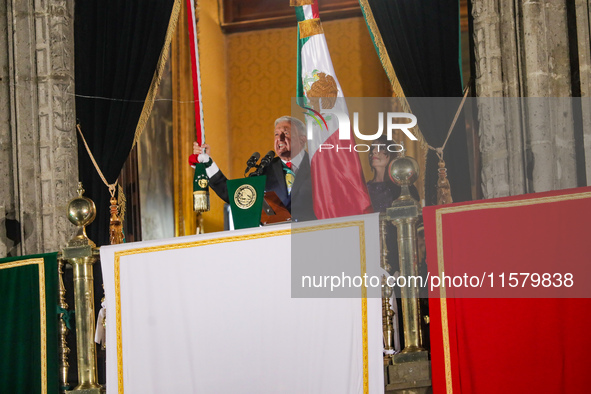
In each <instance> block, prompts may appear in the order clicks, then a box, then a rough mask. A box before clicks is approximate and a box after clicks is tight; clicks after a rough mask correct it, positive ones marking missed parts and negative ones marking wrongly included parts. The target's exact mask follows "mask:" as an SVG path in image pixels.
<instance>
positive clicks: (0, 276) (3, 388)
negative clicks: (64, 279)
mask: <svg viewBox="0 0 591 394" xmlns="http://www.w3.org/2000/svg"><path fill="white" fill-rule="evenodd" d="M57 275H58V274H57V253H51V254H40V255H32V256H23V257H14V258H5V259H0V316H1V321H2V323H1V324H0V393H31V394H36V393H59V385H60V383H59V377H58V373H59V356H58V346H59V345H58V316H57V305H58V276H57Z"/></svg>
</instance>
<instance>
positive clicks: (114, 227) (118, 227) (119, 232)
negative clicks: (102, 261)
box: [109, 197, 123, 245]
mask: <svg viewBox="0 0 591 394" xmlns="http://www.w3.org/2000/svg"><path fill="white" fill-rule="evenodd" d="M118 208H119V207H118V206H117V199H116V198H115V197H111V219H110V221H109V239H110V241H111V245H117V244H121V243H123V223H122V222H121V219H119V212H118V211H119V209H118Z"/></svg>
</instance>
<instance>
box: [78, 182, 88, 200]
mask: <svg viewBox="0 0 591 394" xmlns="http://www.w3.org/2000/svg"><path fill="white" fill-rule="evenodd" d="M76 191H77V192H78V197H82V195H83V194H84V192H85V191H86V190H84V188H83V187H82V182H78V189H76Z"/></svg>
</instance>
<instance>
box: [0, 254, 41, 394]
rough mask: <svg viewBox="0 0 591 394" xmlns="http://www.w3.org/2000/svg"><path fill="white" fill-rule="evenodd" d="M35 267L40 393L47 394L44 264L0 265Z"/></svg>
mask: <svg viewBox="0 0 591 394" xmlns="http://www.w3.org/2000/svg"><path fill="white" fill-rule="evenodd" d="M25 265H37V268H38V269H39V331H41V338H40V347H41V349H40V353H41V393H42V394H47V303H46V300H45V262H44V261H43V258H42V257H40V258H34V259H27V260H19V261H13V262H10V263H4V264H0V269H9V268H15V267H22V266H25Z"/></svg>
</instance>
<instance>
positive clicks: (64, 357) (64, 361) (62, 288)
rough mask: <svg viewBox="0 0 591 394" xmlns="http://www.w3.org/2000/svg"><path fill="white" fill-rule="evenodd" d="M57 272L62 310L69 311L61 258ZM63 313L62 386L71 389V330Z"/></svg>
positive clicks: (61, 338) (61, 323)
mask: <svg viewBox="0 0 591 394" xmlns="http://www.w3.org/2000/svg"><path fill="white" fill-rule="evenodd" d="M57 271H58V286H59V306H60V308H61V309H62V310H65V311H67V310H68V303H67V302H66V286H64V260H62V258H61V257H59V258H58V260H57ZM63 315H64V314H63V313H60V326H59V333H60V381H61V382H60V384H61V386H62V387H64V388H66V387H69V386H70V384H69V383H68V370H69V369H70V363H69V362H68V355H69V354H70V348H69V347H68V341H67V340H66V338H67V335H68V332H70V329H69V328H68V327H67V326H66V322H65V321H64V320H63Z"/></svg>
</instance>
